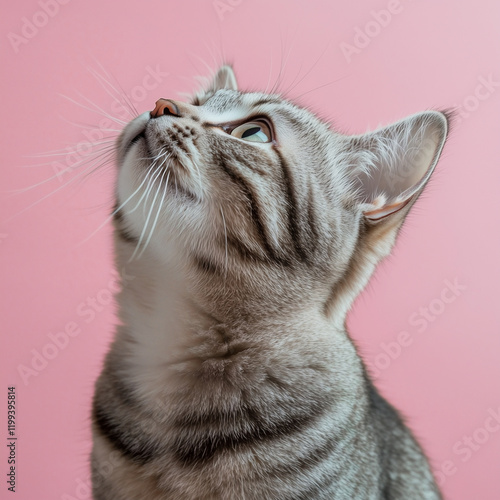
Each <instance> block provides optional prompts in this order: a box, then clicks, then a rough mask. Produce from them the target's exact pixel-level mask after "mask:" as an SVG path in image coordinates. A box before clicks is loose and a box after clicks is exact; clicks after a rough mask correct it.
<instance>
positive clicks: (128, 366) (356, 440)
mask: <svg viewBox="0 0 500 500" xmlns="http://www.w3.org/2000/svg"><path fill="white" fill-rule="evenodd" d="M447 132H448V118H447V115H446V114H444V113H441V112H437V111H426V112H422V113H418V114H415V115H413V116H410V117H408V118H406V119H404V120H402V121H399V122H397V123H395V124H393V125H390V126H387V127H385V128H381V129H379V130H376V131H374V132H369V133H366V134H364V135H354V136H348V135H343V134H340V133H338V132H336V131H334V130H332V128H331V127H330V125H329V124H328V123H325V122H324V121H322V120H321V119H319V118H318V117H316V116H315V115H314V114H312V113H311V112H310V111H308V110H307V109H303V108H301V107H299V106H297V105H295V104H293V103H291V102H289V101H288V100H286V99H284V98H283V97H281V96H280V95H275V94H268V93H256V92H251V93H247V92H242V91H239V90H238V88H237V83H236V78H235V76H234V72H233V70H232V69H231V67H229V66H223V67H221V68H220V69H219V71H218V72H217V73H216V74H215V76H214V77H213V80H212V81H211V83H210V85H207V88H206V89H205V90H203V91H200V92H199V93H198V94H197V95H195V96H194V98H193V99H192V101H191V103H189V104H187V103H184V102H180V101H174V100H170V99H160V100H159V101H158V102H157V103H156V107H155V109H154V110H153V111H152V112H147V113H143V114H141V115H140V116H138V117H137V118H135V119H134V120H132V122H131V123H129V124H128V125H127V127H126V128H125V130H124V131H123V132H122V134H121V136H120V138H119V140H118V142H117V146H116V151H117V155H116V156H117V164H118V181H117V187H116V207H115V210H114V227H115V232H114V239H115V248H116V267H117V269H118V270H119V271H121V272H122V271H123V272H125V276H126V277H127V279H122V290H121V292H120V293H119V294H118V295H117V302H118V308H119V318H120V326H119V327H118V328H117V332H116V337H115V340H114V342H113V344H112V346H111V349H110V351H109V353H108V355H107V357H106V361H105V364H104V368H103V371H102V373H101V375H100V377H99V379H98V381H97V384H96V392H95V397H94V402H93V412H92V421H93V451H92V457H91V462H92V478H93V494H94V498H95V500H166V499H172V500H195V499H196V500H240V499H241V500H273V499H276V500H278V499H280V500H320V499H325V500H326V499H328V500H333V499H342V500H353V499H363V500H364V499H374V500H375V499H402V500H412V499H429V500H430V499H439V498H441V496H440V493H439V491H438V488H437V486H436V484H435V482H434V479H433V477H432V474H431V472H430V469H429V465H428V463H427V460H426V458H425V456H424V454H423V452H422V450H421V449H420V447H419V445H418V444H417V442H416V441H415V439H414V438H413V436H412V434H411V432H410V431H409V430H408V429H407V428H406V427H405V425H404V423H403V422H402V420H401V418H400V416H399V415H398V413H397V412H396V410H394V408H392V406H391V405H390V404H389V403H388V402H387V401H385V400H384V399H383V398H382V397H381V396H380V395H379V393H378V392H377V390H376V388H375V387H374V386H373V384H372V382H371V381H370V377H369V375H368V374H367V371H366V369H365V367H364V365H363V362H362V360H361V358H360V357H359V355H358V354H357V352H356V349H355V346H354V345H353V343H352V341H351V339H350V337H349V335H348V333H347V331H346V328H345V320H346V314H347V313H348V311H349V309H350V307H351V305H352V303H353V301H354V299H355V298H356V296H357V295H358V294H359V293H360V292H361V291H362V290H363V288H364V287H365V285H366V284H367V282H368V280H369V278H370V276H371V275H372V273H373V272H374V270H375V267H376V265H377V264H378V263H379V262H380V261H381V259H383V258H384V257H386V256H387V255H388V254H389V252H390V251H391V248H392V246H393V244H394V242H395V239H396V236H397V233H398V231H399V229H400V227H401V225H402V223H403V221H404V219H405V216H406V215H407V213H408V211H409V210H410V208H411V206H412V205H413V204H414V202H415V201H416V199H417V198H418V196H419V195H420V193H421V192H422V190H423V189H424V186H425V185H426V183H427V181H428V180H429V177H430V176H431V174H432V172H433V170H434V167H435V165H436V162H437V161H438V158H439V156H440V153H441V150H442V148H443V145H444V142H445V139H446V136H447Z"/></svg>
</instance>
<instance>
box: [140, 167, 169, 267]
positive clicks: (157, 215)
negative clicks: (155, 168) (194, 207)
mask: <svg viewBox="0 0 500 500" xmlns="http://www.w3.org/2000/svg"><path fill="white" fill-rule="evenodd" d="M165 172H166V171H165ZM163 176H165V174H163ZM169 177H170V172H168V175H167V180H166V181H165V187H164V188H163V195H162V197H161V200H160V204H159V206H158V210H157V212H156V216H155V219H154V221H153V225H152V226H151V231H149V236H148V239H147V240H146V243H144V246H143V247H142V250H141V252H140V253H139V255H138V256H137V258H140V257H141V255H142V254H143V253H144V250H146V248H147V246H148V245H149V242H150V241H151V237H152V236H153V233H154V230H155V228H156V224H157V222H158V217H159V215H160V212H161V209H162V207H163V202H164V201H165V196H166V194H167V188H168V178H169ZM162 182H163V177H162V178H161V180H160V186H161V183H162Z"/></svg>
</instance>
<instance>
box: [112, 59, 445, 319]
mask: <svg viewBox="0 0 500 500" xmlns="http://www.w3.org/2000/svg"><path fill="white" fill-rule="evenodd" d="M446 134H447V119H446V117H445V116H444V115H443V114H441V113H438V112H426V113H420V114H418V115H414V116H413V117H410V118H408V119H406V120H404V121H401V122H398V123H396V124H394V125H392V126H390V127H386V128H384V129H381V130H379V131H376V132H372V133H368V134H365V135H361V136H344V135H341V134H338V133H336V132H334V131H333V130H331V128H330V126H329V125H328V124H326V123H324V122H322V121H321V120H320V119H319V118H318V117H316V116H315V115H314V114H312V113H311V112H309V111H308V110H306V109H303V108H300V107H298V106H296V105H294V104H292V103H290V102H288V101H286V100H284V99H283V98H281V97H280V96H277V95H268V94H263V93H245V92H240V91H238V89H237V85H236V79H235V77H234V74H233V72H232V70H231V68H229V67H228V66H224V67H222V68H221V69H220V70H219V72H218V73H217V74H216V75H215V77H214V80H213V82H212V84H211V85H210V86H209V88H208V89H206V90H205V91H202V92H200V93H199V94H197V95H196V96H195V97H194V98H193V100H192V102H191V103H189V104H188V103H182V102H179V101H172V100H166V99H161V100H159V101H158V102H157V105H156V108H155V109H154V110H153V111H152V112H151V113H150V112H148V113H144V114H142V115H140V116H139V117H137V118H136V119H135V120H133V121H132V122H131V123H130V124H129V125H128V126H127V127H126V128H125V130H124V131H123V133H122V135H121V136H120V138H119V141H118V144H117V153H118V154H117V156H118V164H119V176H118V184H117V206H118V210H117V217H115V225H116V228H117V234H118V236H119V237H118V238H117V242H118V245H120V246H121V247H123V250H122V254H123V255H126V256H128V259H129V260H141V259H148V258H155V259H158V260H159V261H162V262H163V261H164V262H165V263H167V264H168V263H170V264H171V265H175V266H180V267H182V268H183V269H184V270H185V272H186V275H187V276H189V277H190V279H191V281H192V283H193V286H194V287H195V288H196V289H197V290H198V291H199V292H200V293H202V294H204V295H205V296H206V295H207V294H208V295H209V296H210V297H211V299H212V300H222V298H221V297H224V300H225V301H226V302H227V303H228V304H229V303H231V302H232V301H239V302H238V304H240V305H241V304H242V303H246V304H252V307H253V308H254V307H255V305H256V304H259V306H261V307H265V308H267V309H269V308H270V309H272V310H280V311H287V310H288V309H291V308H297V307H298V306H299V305H301V304H302V305H303V306H308V305H309V306H311V307H317V306H320V307H322V308H323V310H324V311H325V313H327V314H330V313H332V311H333V310H334V309H335V308H336V307H341V308H344V309H345V308H346V307H348V306H349V305H350V303H351V302H352V300H353V298H354V297H355V295H356V294H357V293H358V292H359V291H360V290H361V288H362V287H363V286H364V285H365V284H366V281H367V279H368V278H369V275H370V274H371V273H372V272H373V268H374V266H375V264H376V263H377V262H378V261H379V260H380V259H381V258H383V257H384V256H385V255H387V254H388V252H389V251H390V248H391V247H392V244H393V243H394V239H395V237H396V234H397V231H398V229H399V227H400V225H401V223H402V221H403V219H404V216H405V215H406V213H407V212H408V210H409V208H410V206H411V205H412V204H413V202H414V201H415V200H416V198H417V197H418V195H419V194H420V192H421V191H422V189H423V187H424V186H425V184H426V182H427V180H428V179H429V177H430V175H431V173H432V170H433V169H434V166H435V164H436V162H437V159H438V157H439V154H440V152H441V149H442V147H443V144H444V140H445V138H446ZM264 304H265V306H264ZM239 314H241V307H239Z"/></svg>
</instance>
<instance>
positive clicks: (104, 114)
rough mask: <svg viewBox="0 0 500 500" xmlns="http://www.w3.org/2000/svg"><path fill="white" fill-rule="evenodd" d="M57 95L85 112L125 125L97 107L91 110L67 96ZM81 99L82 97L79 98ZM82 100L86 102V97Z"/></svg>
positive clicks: (125, 123)
mask: <svg viewBox="0 0 500 500" xmlns="http://www.w3.org/2000/svg"><path fill="white" fill-rule="evenodd" d="M59 95H60V96H61V97H63V98H64V99H67V100H68V101H70V102H72V103H73V104H76V105H77V106H80V107H81V108H83V109H86V110H87V111H91V112H92V113H96V114H98V115H101V116H104V117H105V118H109V119H110V120H112V121H114V122H116V123H118V124H119V125H127V122H125V121H123V120H120V119H119V118H116V117H114V116H112V115H110V114H109V113H106V111H104V110H101V109H100V108H99V107H98V106H97V109H92V108H89V107H88V106H85V104H82V103H81V102H78V101H75V99H72V98H71V97H69V96H67V95H64V94H59ZM80 96H81V94H80ZM81 97H83V96H81ZM83 98H84V99H85V100H88V99H87V98H86V97H83ZM90 102H91V103H92V101H90ZM92 104H93V103H92Z"/></svg>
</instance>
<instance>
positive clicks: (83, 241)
mask: <svg viewBox="0 0 500 500" xmlns="http://www.w3.org/2000/svg"><path fill="white" fill-rule="evenodd" d="M153 168H154V165H151V166H150V167H149V169H148V171H147V172H146V175H145V176H144V179H143V180H142V182H141V183H140V184H139V186H138V187H137V189H136V190H135V191H134V192H133V193H132V194H131V195H130V196H129V197H128V198H127V199H126V200H125V201H124V202H123V203H122V204H121V205H120V206H118V207H117V208H115V210H113V212H111V214H110V215H109V216H108V217H107V218H106V219H105V220H104V222H102V223H101V224H100V225H99V227H98V228H97V229H95V230H94V231H93V232H92V233H91V234H90V235H89V236H87V238H85V239H84V240H82V241H81V242H80V243H78V245H77V246H80V245H83V243H85V242H87V241H88V240H90V238H92V237H93V236H94V235H95V234H96V233H98V232H99V231H100V230H101V229H102V228H103V227H104V226H105V225H106V224H107V223H108V222H109V221H110V220H111V219H112V218H113V217H114V216H115V215H116V214H117V213H118V212H119V211H120V210H121V209H122V208H123V207H124V206H125V205H126V204H127V203H128V202H129V201H130V200H131V199H132V198H133V197H134V196H135V195H136V194H137V193H138V191H139V190H140V189H141V188H142V186H143V185H144V183H145V182H146V181H148V180H149V177H148V175H149V173H150V172H151V171H152V170H153ZM132 212H133V210H132Z"/></svg>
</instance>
